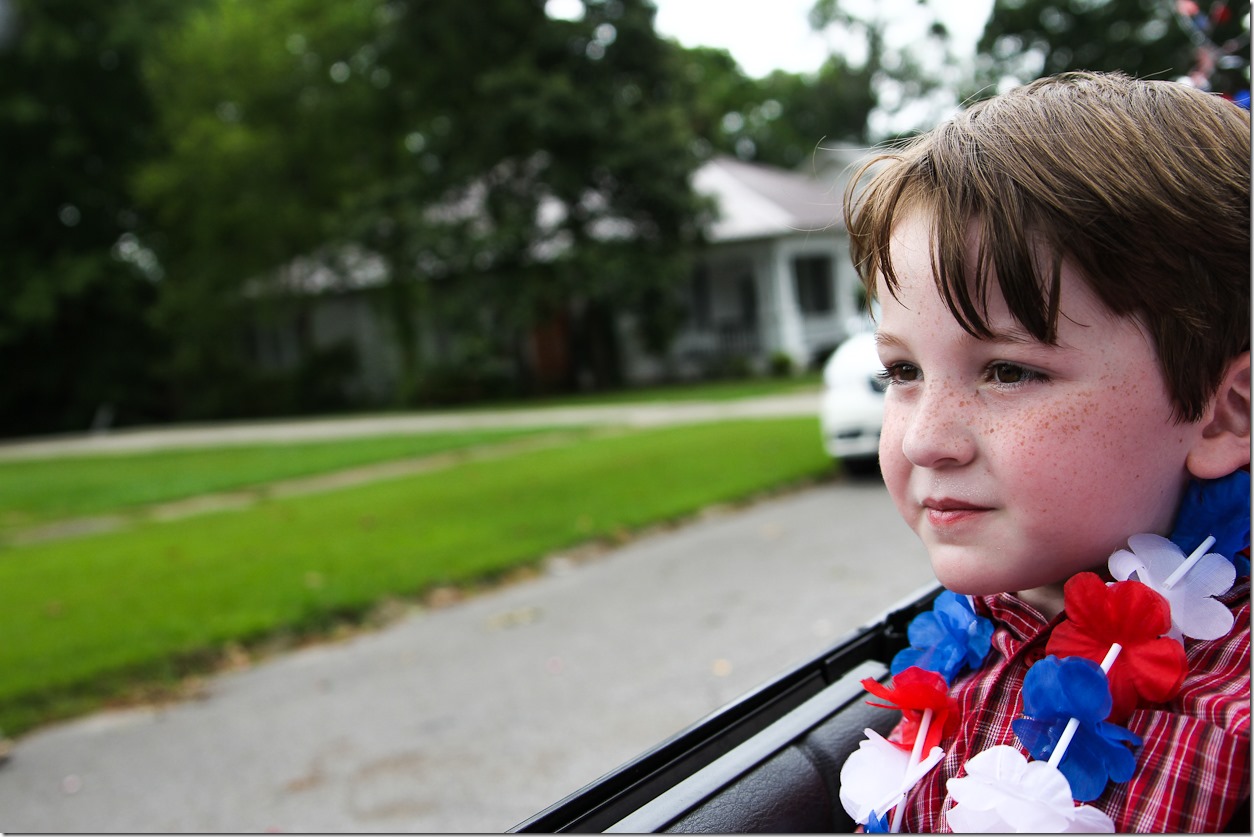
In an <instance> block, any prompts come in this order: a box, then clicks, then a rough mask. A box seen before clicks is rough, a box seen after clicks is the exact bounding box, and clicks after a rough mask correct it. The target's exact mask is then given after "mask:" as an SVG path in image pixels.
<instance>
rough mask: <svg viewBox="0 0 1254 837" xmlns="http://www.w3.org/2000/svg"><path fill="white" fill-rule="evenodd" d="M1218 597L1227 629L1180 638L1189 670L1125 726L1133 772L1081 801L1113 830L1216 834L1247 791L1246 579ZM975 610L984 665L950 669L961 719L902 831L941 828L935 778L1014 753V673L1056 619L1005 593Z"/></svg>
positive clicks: (1017, 688)
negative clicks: (984, 645) (1175, 690)
mask: <svg viewBox="0 0 1254 837" xmlns="http://www.w3.org/2000/svg"><path fill="white" fill-rule="evenodd" d="M1220 600H1221V601H1222V602H1224V603H1225V604H1227V605H1228V606H1229V608H1230V609H1231V610H1232V611H1233V614H1234V616H1235V617H1236V623H1235V624H1234V625H1233V628H1232V631H1231V632H1229V634H1228V635H1227V636H1225V637H1223V638H1221V639H1217V640H1212V641H1209V642H1200V641H1196V640H1189V639H1186V640H1185V650H1186V654H1187V657H1188V663H1189V673H1188V674H1187V675H1186V677H1185V680H1184V685H1183V686H1182V687H1181V689H1180V693H1179V694H1178V695H1177V696H1176V697H1175V699H1174V700H1172V701H1171V702H1170V703H1167V704H1159V705H1155V706H1152V707H1145V708H1141V709H1137V710H1136V711H1135V712H1134V713H1133V715H1132V717H1131V718H1130V719H1129V720H1128V724H1127V727H1128V729H1130V730H1131V731H1132V732H1134V733H1136V734H1137V735H1139V736H1140V737H1141V739H1142V740H1143V742H1144V743H1143V744H1142V745H1141V747H1140V748H1138V750H1137V767H1136V773H1135V774H1133V776H1132V778H1131V779H1130V780H1128V781H1127V782H1122V783H1119V784H1115V783H1111V784H1110V785H1108V786H1107V788H1106V790H1105V792H1104V793H1103V794H1102V795H1101V796H1100V797H1098V798H1097V799H1096V800H1094V801H1092V802H1090V803H1088V804H1090V805H1092V806H1094V807H1096V808H1099V809H1101V810H1102V811H1105V812H1106V813H1107V814H1108V815H1109V816H1110V817H1111V818H1112V819H1113V820H1114V821H1115V830H1116V831H1119V832H1158V833H1175V834H1180V833H1198V832H1213V831H1220V830H1222V829H1223V828H1224V826H1225V825H1227V823H1228V821H1229V820H1230V819H1231V818H1232V817H1233V815H1234V813H1235V812H1236V811H1237V809H1238V807H1239V806H1240V805H1241V804H1242V803H1245V802H1246V800H1248V799H1249V796H1250V582H1249V579H1248V578H1244V579H1241V580H1239V581H1238V582H1237V584H1236V586H1235V587H1233V589H1232V590H1231V591H1230V592H1229V593H1228V594H1227V595H1226V596H1222V597H1220ZM975 609H976V612H977V613H979V614H981V615H983V616H987V617H989V618H991V619H992V620H993V624H994V626H995V630H994V633H993V649H992V651H991V652H990V653H989V656H988V659H987V660H985V662H984V665H983V666H982V667H981V668H980V669H979V670H978V671H975V672H969V673H967V674H966V675H965V676H960V677H959V679H958V681H957V683H956V684H955V687H954V696H955V698H956V699H957V701H958V705H959V707H960V710H961V719H962V720H961V726H960V727H959V729H958V732H957V733H956V734H955V736H954V738H953V739H952V740H950V739H946V740H944V741H942V742H941V747H942V748H943V749H944V750H945V758H944V760H943V761H941V763H940V764H939V765H937V767H935V768H933V770H932V771H931V772H930V773H928V774H927V775H926V776H925V777H924V778H923V779H922V780H921V781H920V782H919V783H918V784H917V785H915V787H914V788H913V789H912V790H911V791H910V794H909V796H908V797H907V800H906V806H907V807H906V813H905V818H904V820H903V823H902V830H903V831H912V832H948V831H951V829H950V828H949V824H948V822H947V821H946V820H945V818H944V817H943V816H942V813H943V812H944V811H945V810H946V809H947V808H949V807H951V806H952V805H953V800H952V799H950V797H949V795H948V794H947V793H946V791H945V780H946V779H948V778H950V777H952V776H960V775H962V765H963V764H965V763H966V761H967V760H968V759H970V758H971V757H972V756H974V755H976V754H977V753H980V752H981V751H983V750H985V749H987V748H989V747H992V746H994V745H997V744H1009V745H1011V746H1013V747H1015V748H1017V749H1018V750H1020V752H1023V748H1022V747H1021V746H1019V743H1018V740H1017V739H1016V738H1015V735H1014V732H1013V731H1012V730H1011V728H1010V722H1011V721H1012V720H1014V719H1015V718H1016V717H1018V716H1019V715H1020V713H1021V712H1022V711H1023V700H1022V698H1021V693H1022V691H1023V678H1024V676H1025V675H1026V674H1027V670H1028V667H1029V666H1031V665H1032V663H1034V662H1036V661H1037V660H1039V659H1041V658H1042V657H1044V656H1045V643H1046V641H1047V640H1048V638H1049V634H1050V631H1051V630H1052V629H1053V627H1054V625H1056V624H1058V622H1060V621H1062V616H1061V615H1060V616H1059V617H1058V618H1056V619H1054V620H1053V621H1052V622H1048V623H1047V622H1046V621H1045V619H1044V617H1042V616H1041V614H1040V613H1038V612H1037V611H1036V610H1035V609H1034V608H1032V607H1031V606H1030V605H1028V604H1027V603H1025V602H1023V601H1022V600H1020V599H1018V598H1016V597H1015V596H1012V595H1009V594H999V595H995V596H985V597H977V598H976V599H975Z"/></svg>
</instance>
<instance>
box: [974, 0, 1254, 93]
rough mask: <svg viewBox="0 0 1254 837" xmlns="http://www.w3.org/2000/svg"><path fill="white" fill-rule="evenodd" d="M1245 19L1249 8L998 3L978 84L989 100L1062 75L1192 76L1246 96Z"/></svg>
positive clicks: (1162, 0) (1139, 1) (1103, 0)
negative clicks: (1002, 90)
mask: <svg viewBox="0 0 1254 837" xmlns="http://www.w3.org/2000/svg"><path fill="white" fill-rule="evenodd" d="M1185 12H1188V13H1187V14H1186V13H1185ZM1249 13H1250V4H1249V2H1248V1H1247V2H1222V0H1221V2H1216V3H1213V4H1210V7H1209V9H1208V10H1203V9H1201V8H1199V7H1198V4H1197V3H1191V2H1183V3H1177V2H1174V0H1171V1H1169V0H1085V2H1079V0H1071V2H1059V0H997V2H996V3H995V4H994V7H993V13H992V16H991V18H990V19H989V22H988V24H987V26H986V27H985V29H984V34H983V35H982V37H981V38H980V42H979V52H980V56H981V62H980V75H979V78H978V80H977V81H978V83H980V84H981V85H984V86H986V87H987V88H988V93H990V94H991V93H993V92H996V86H997V85H998V84H1001V85H1003V86H1004V85H1005V84H1006V83H1012V82H1025V81H1029V80H1031V79H1033V78H1037V77H1039V76H1043V75H1052V74H1054V73H1059V72H1063V71H1066V70H1099V71H1102V70H1122V71H1124V72H1127V73H1129V74H1131V75H1134V76H1138V77H1144V78H1162V79H1176V78H1180V77H1183V76H1186V75H1188V74H1189V73H1190V72H1191V71H1192V70H1194V69H1197V70H1198V71H1199V81H1201V80H1205V81H1206V82H1208V83H1209V84H1210V85H1211V86H1212V87H1213V88H1214V89H1215V90H1217V91H1219V92H1223V93H1230V94H1231V93H1235V92H1236V91H1238V90H1246V91H1248V90H1249V62H1248V58H1247V53H1248V49H1249V29H1248V26H1249ZM1212 63H1213V64H1214V66H1213V67H1212V66H1209V65H1211V64H1212Z"/></svg>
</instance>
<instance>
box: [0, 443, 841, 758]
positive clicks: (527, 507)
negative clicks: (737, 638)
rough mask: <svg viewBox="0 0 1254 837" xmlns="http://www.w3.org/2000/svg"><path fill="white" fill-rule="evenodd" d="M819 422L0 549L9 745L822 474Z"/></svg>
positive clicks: (603, 450) (575, 454)
mask: <svg viewBox="0 0 1254 837" xmlns="http://www.w3.org/2000/svg"><path fill="white" fill-rule="evenodd" d="M830 467H831V466H830V462H829V461H828V459H827V457H826V456H825V455H824V454H823V452H822V448H821V446H820V445H819V443H818V434H817V428H816V423H815V421H814V420H813V419H780V420H771V421H744V422H725V423H718V424H711V425H702V426H684V427H675V428H665V429H660V430H650V431H637V432H630V433H623V434H621V435H616V436H608V437H594V438H589V439H586V440H583V441H580V442H572V443H570V444H567V445H565V446H562V447H558V448H552V449H548V450H545V451H543V452H538V451H537V452H529V453H518V454H516V455H513V456H510V457H505V458H501V459H496V460H493V461H469V462H466V463H463V464H461V465H459V466H458V467H456V468H452V469H449V470H446V471H442V472H439V473H428V474H421V475H415V476H411V477H406V478H402V479H396V480H390V481H386V482H379V483H375V484H372V485H367V486H363V487H358V488H353V489H347V490H343V491H339V492H335V493H332V494H324V495H316V496H307V497H302V498H291V499H285V500H268V501H264V502H262V503H260V504H259V505H257V506H256V507H254V508H251V509H248V510H244V511H236V512H223V513H218V514H212V515H206V516H204V517H200V518H190V519H186V520H182V521H178V522H172V523H163V524H151V523H142V524H139V525H137V526H135V527H134V528H132V529H130V530H127V531H120V532H115V533H110V534H105V535H99V536H95V537H90V538H83V539H79V540H70V541H61V542H55V543H45V544H39V545H32V546H27V547H18V548H10V549H6V550H4V552H3V553H0V559H2V560H0V590H4V591H5V601H6V604H5V607H4V608H2V609H0V636H3V637H5V642H4V643H0V728H3V729H4V730H5V731H7V732H8V733H9V734H15V733H17V732H20V731H22V730H25V729H29V728H31V727H32V726H34V725H37V724H39V723H42V722H45V721H48V720H50V719H53V718H56V717H59V716H65V715H69V714H74V713H77V712H81V711H85V710H87V709H90V708H94V707H95V706H98V705H100V703H101V702H102V701H104V700H106V699H108V698H109V697H110V696H112V695H117V694H119V693H122V692H125V691H127V690H128V689H131V688H134V687H135V685H136V684H143V683H154V682H157V683H160V682H172V681H174V680H176V679H177V678H178V677H180V676H182V675H185V674H187V673H190V672H194V671H198V670H203V669H205V668H206V667H208V666H209V665H210V663H211V662H212V661H213V660H214V659H215V658H217V657H218V656H219V655H220V654H221V652H222V649H223V648H224V647H225V646H227V645H229V644H231V643H245V644H247V643H255V642H260V641H262V640H264V639H265V638H267V637H274V636H275V635H276V634H283V633H287V634H291V635H300V634H308V633H314V634H316V633H318V632H320V631H326V630H328V629H329V628H330V627H331V626H333V625H334V624H335V622H336V620H340V619H359V618H361V617H362V616H363V615H364V614H366V613H368V611H369V609H370V608H371V607H372V606H373V605H375V604H377V603H378V602H380V601H381V600H385V599H388V598H391V597H410V596H418V595H420V594H422V593H423V592H424V591H429V590H430V589H432V588H433V587H435V586H439V585H446V584H470V583H474V582H477V581H481V580H484V579H491V578H494V577H498V576H500V575H502V574H504V573H506V572H508V571H509V570H511V569H512V568H517V567H519V566H523V565H527V564H532V563H534V562H536V561H537V560H538V559H540V558H542V557H543V556H545V555H546V554H549V553H552V552H553V551H556V550H560V549H563V548H566V547H569V546H571V545H573V544H577V543H581V542H586V541H590V540H595V539H601V538H613V537H615V536H617V535H619V534H621V533H623V532H625V531H629V530H632V529H635V528H639V527H642V526H646V525H649V524H653V523H656V522H660V521H666V520H672V519H676V518H680V517H683V516H685V515H688V514H691V513H693V512H695V511H697V510H699V509H701V508H702V507H705V506H707V505H710V504H712V503H719V502H724V501H729V500H735V499H739V498H743V497H746V496H750V495H753V494H755V493H758V492H761V491H764V490H767V489H770V488H773V487H776V486H780V485H784V484H789V483H796V482H798V481H803V480H807V479H810V478H814V477H815V476H817V475H821V474H824V473H826V472H828V470H829V469H830Z"/></svg>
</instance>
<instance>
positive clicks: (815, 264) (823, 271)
mask: <svg viewBox="0 0 1254 837" xmlns="http://www.w3.org/2000/svg"><path fill="white" fill-rule="evenodd" d="M792 271H793V276H794V278H795V279H796V288H797V304H798V305H799V306H800V307H801V313H803V314H830V313H831V312H832V260H831V258H830V257H828V256H798V257H797V258H795V259H793V260H792Z"/></svg>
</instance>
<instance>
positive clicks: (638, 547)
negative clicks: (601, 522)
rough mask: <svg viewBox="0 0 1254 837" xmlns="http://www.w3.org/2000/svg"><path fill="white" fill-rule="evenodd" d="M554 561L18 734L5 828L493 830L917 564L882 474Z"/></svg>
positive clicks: (851, 617)
mask: <svg viewBox="0 0 1254 837" xmlns="http://www.w3.org/2000/svg"><path fill="white" fill-rule="evenodd" d="M811 404H813V401H811ZM463 426H464V425H463ZM546 566H547V571H546V572H545V573H543V574H542V575H541V576H540V577H538V578H535V579H533V580H530V581H526V582H522V583H518V584H514V585H510V586H506V587H502V588H500V589H497V590H494V591H491V592H488V593H485V594H482V595H479V596H476V597H474V598H471V599H468V600H465V601H463V602H460V603H457V604H454V605H451V606H447V607H441V608H435V609H424V610H415V611H414V612H412V613H411V614H409V615H408V616H407V617H405V618H404V619H402V620H400V621H398V622H396V623H394V624H393V625H391V626H390V627H387V628H385V629H382V630H379V631H376V632H373V633H366V634H359V635H356V636H354V637H352V638H349V639H347V640H344V641H341V642H338V643H330V644H324V645H318V646H315V647H310V648H307V649H304V650H300V651H296V652H293V653H290V654H287V655H283V656H280V657H277V658H273V659H271V660H269V661H266V662H263V663H261V664H257V665H254V666H253V667H251V668H249V669H246V670H242V671H236V672H232V673H228V674H224V675H221V676H217V677H215V678H212V679H211V680H209V681H208V682H207V683H206V684H205V687H204V689H203V690H202V691H201V693H200V694H199V696H198V697H197V698H196V699H194V700H189V701H187V702H184V703H179V704H175V705H170V706H165V707H152V708H142V709H129V710H120V711H109V712H102V713H99V714H96V715H92V716H90V717H87V718H83V719H81V720H78V721H74V722H70V723H66V724H62V725H58V726H54V727H49V728H45V729H43V730H40V731H36V732H34V733H32V734H30V735H28V736H25V737H23V738H22V739H20V740H19V741H18V742H16V747H15V750H14V753H13V756H12V758H11V759H10V761H9V762H8V763H7V764H5V765H4V766H3V767H0V831H5V832H11V831H23V832H27V831H33V832H76V831H88V832H113V831H131V832H134V831H146V832H151V831H159V832H186V831H197V832H241V831H245V832H260V831H267V830H273V831H285V832H299V831H346V832H392V831H420V832H465V831H472V832H500V831H504V830H506V829H508V828H510V827H511V826H513V825H515V824H517V823H519V822H520V821H522V820H524V819H526V818H527V817H528V816H530V815H531V814H533V813H535V812H537V811H539V810H541V809H542V808H544V807H546V806H547V805H549V804H550V803H552V802H555V801H557V800H558V799H559V798H561V797H563V796H565V795H566V794H568V793H570V792H571V791H574V790H576V789H578V788H579V787H581V786H583V785H584V784H586V783H587V782H589V781H591V780H593V779H595V778H596V777H598V776H599V775H601V774H603V773H605V772H606V771H608V770H610V769H612V768H614V767H615V766H617V765H618V764H620V763H622V762H623V761H625V760H627V759H629V758H631V757H633V756H635V755H636V754H637V753H639V752H641V751H642V750H644V749H646V748H647V747H649V746H651V745H653V744H655V743H658V742H659V741H661V740H662V739H664V738H665V737H667V736H669V735H670V734H672V733H674V732H676V731H677V730H679V729H681V728H683V727H684V726H686V725H688V724H689V723H691V722H693V721H695V720H697V719H699V718H701V717H703V716H704V715H706V714H707V713H709V712H711V711H713V710H714V709H716V708H718V707H719V706H722V705H723V704H725V703H727V702H728V701H730V700H732V699H734V698H735V697H737V696H738V695H741V694H743V693H745V692H746V691H748V690H749V689H751V688H753V687H754V686H756V685H758V684H760V683H762V682H764V681H765V680H767V679H768V678H770V677H773V676H775V675H777V674H779V673H780V672H782V671H783V670H785V669H787V668H789V667H790V666H792V665H794V664H796V663H799V662H801V661H802V660H805V659H808V658H809V657H811V656H813V655H814V654H816V653H818V652H819V651H821V650H822V649H823V648H825V647H827V646H828V645H830V644H831V643H833V642H834V641H835V640H836V639H838V638H839V637H840V636H841V635H843V634H844V633H845V632H846V631H847V630H850V629H852V628H854V627H856V626H857V625H859V624H862V623H864V622H866V621H868V620H869V619H871V618H873V617H874V616H875V615H876V614H878V613H880V612H881V611H883V610H884V609H886V608H887V607H888V606H890V605H891V604H893V603H895V602H897V601H899V600H901V599H903V598H905V597H906V596H908V595H910V594H911V593H912V592H913V591H915V590H917V589H919V588H920V587H922V586H923V585H925V584H927V583H928V582H929V581H930V579H931V573H930V571H929V570H928V567H927V563H926V559H925V557H924V553H923V551H922V549H921V547H920V546H919V545H918V544H917V543H916V542H915V540H914V538H913V535H911V534H910V533H909V531H908V530H907V529H906V527H905V526H904V525H903V524H902V523H901V522H900V521H899V520H898V518H897V515H896V512H895V511H894V509H893V507H892V503H891V501H890V500H889V498H888V496H887V494H886V493H885V491H884V488H883V486H882V484H880V483H878V482H876V481H864V482H852V481H840V482H835V483H830V484H826V485H821V486H818V487H815V488H810V489H806V490H803V491H799V492H796V493H793V494H789V495H786V496H782V497H777V498H774V499H770V500H767V501H763V502H759V503H757V504H755V505H753V506H751V507H748V508H745V509H738V510H723V511H721V512H713V513H710V514H707V515H705V516H703V517H702V518H700V519H698V520H697V521H695V522H692V523H690V524H687V525H685V526H683V527H681V528H678V529H675V530H672V531H665V532H658V533H656V534H652V535H648V536H645V537H643V538H640V539H639V540H636V541H634V542H632V543H630V544H628V545H626V546H624V547H622V548H620V549H616V550H614V551H611V552H608V553H605V554H603V555H600V556H599V557H596V558H594V559H591V560H587V561H572V560H567V559H565V558H564V557H563V556H553V557H552V558H551V559H550V560H549V561H548V562H547V565H546Z"/></svg>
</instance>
